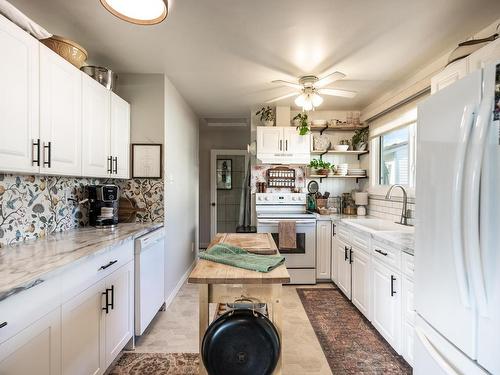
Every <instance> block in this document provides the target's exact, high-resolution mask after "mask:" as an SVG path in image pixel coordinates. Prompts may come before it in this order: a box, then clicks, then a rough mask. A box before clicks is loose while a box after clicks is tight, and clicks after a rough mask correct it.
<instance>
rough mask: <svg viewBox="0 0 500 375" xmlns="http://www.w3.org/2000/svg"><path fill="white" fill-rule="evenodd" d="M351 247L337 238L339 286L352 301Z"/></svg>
mask: <svg viewBox="0 0 500 375" xmlns="http://www.w3.org/2000/svg"><path fill="white" fill-rule="evenodd" d="M349 251H350V246H349V245H348V244H347V243H346V242H344V241H343V240H341V239H340V238H337V240H336V241H335V250H334V253H335V261H336V263H337V286H338V287H339V288H340V290H341V291H342V292H343V293H344V294H345V295H346V297H347V298H349V299H351V261H350V254H349Z"/></svg>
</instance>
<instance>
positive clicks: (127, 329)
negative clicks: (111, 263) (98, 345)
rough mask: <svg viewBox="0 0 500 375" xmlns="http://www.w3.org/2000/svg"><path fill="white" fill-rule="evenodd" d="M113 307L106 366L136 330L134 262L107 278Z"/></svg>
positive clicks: (110, 313) (107, 320) (108, 317)
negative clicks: (134, 315)
mask: <svg viewBox="0 0 500 375" xmlns="http://www.w3.org/2000/svg"><path fill="white" fill-rule="evenodd" d="M106 289H107V290H108V293H109V296H110V302H111V307H110V308H109V310H108V313H105V317H106V325H105V327H106V336H105V337H106V367H107V366H109V365H110V364H111V362H113V360H114V359H115V358H116V356H117V355H118V354H119V353H120V351H121V350H122V349H123V347H124V346H125V344H126V343H127V342H128V340H130V338H132V335H133V332H134V317H133V312H134V262H133V261H132V262H129V263H128V264H127V265H125V266H123V267H122V268H120V269H118V270H116V271H115V272H113V273H112V274H111V275H109V276H108V277H107V278H106Z"/></svg>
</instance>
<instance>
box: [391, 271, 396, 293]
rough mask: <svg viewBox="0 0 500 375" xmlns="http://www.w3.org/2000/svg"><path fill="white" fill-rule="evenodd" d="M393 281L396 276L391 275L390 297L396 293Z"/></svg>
mask: <svg viewBox="0 0 500 375" xmlns="http://www.w3.org/2000/svg"><path fill="white" fill-rule="evenodd" d="M394 281H396V278H395V277H394V276H393V275H391V297H392V296H394V295H395V294H396V291H395V290H394Z"/></svg>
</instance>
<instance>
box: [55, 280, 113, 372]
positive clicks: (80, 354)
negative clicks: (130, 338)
mask: <svg viewBox="0 0 500 375" xmlns="http://www.w3.org/2000/svg"><path fill="white" fill-rule="evenodd" d="M104 291H105V283H104V281H100V282H98V283H96V284H94V285H93V286H91V287H90V288H88V289H86V290H85V291H83V292H82V293H80V294H79V295H77V296H75V297H74V298H72V299H71V300H69V301H68V302H66V303H64V304H63V306H62V373H63V375H90V374H92V375H96V374H102V373H104V371H105V369H106V361H105V348H104V343H105V341H104V311H103V310H102V308H103V305H104V299H103V292H104Z"/></svg>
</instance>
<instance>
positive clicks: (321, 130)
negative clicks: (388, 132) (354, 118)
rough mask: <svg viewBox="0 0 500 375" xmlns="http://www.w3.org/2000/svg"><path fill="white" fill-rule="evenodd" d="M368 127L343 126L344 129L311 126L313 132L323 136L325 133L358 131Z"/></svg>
mask: <svg viewBox="0 0 500 375" xmlns="http://www.w3.org/2000/svg"><path fill="white" fill-rule="evenodd" d="M365 128H367V126H342V127H340V126H339V127H333V126H318V125H311V127H310V129H311V131H317V132H320V134H323V132H325V131H327V132H333V131H350V132H352V131H354V130H358V129H365Z"/></svg>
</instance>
